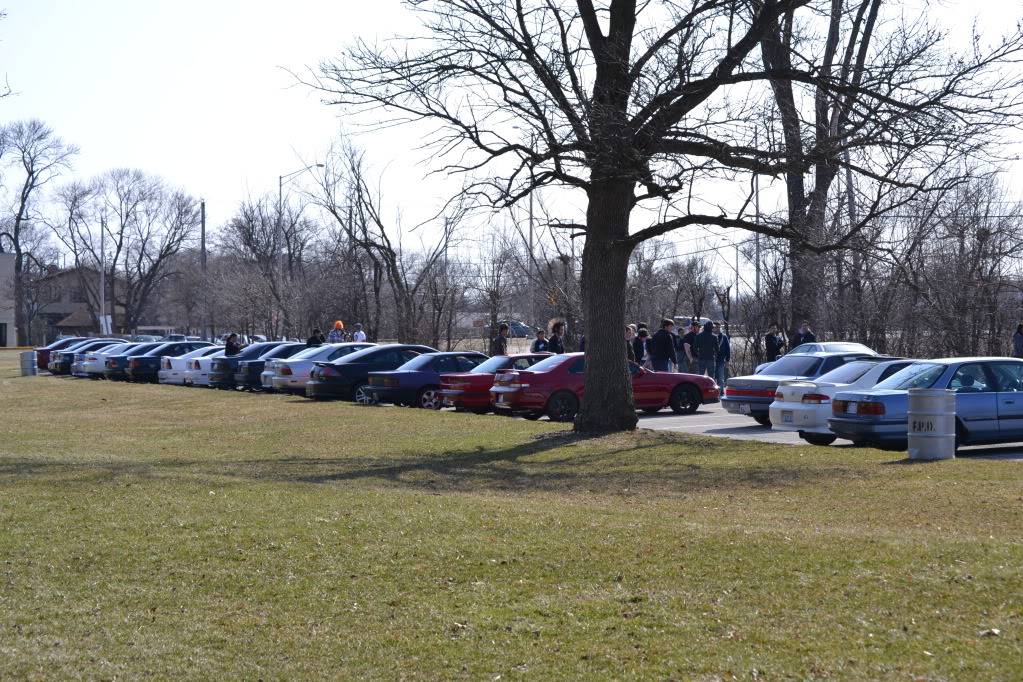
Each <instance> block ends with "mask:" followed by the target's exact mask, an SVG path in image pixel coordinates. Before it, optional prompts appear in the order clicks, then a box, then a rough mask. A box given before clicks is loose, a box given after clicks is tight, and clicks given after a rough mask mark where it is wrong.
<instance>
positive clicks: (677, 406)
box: [490, 353, 719, 421]
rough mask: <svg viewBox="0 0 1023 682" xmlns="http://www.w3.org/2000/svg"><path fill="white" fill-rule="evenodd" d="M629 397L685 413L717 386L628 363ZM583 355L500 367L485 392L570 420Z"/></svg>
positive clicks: (512, 408) (507, 405)
mask: <svg viewBox="0 0 1023 682" xmlns="http://www.w3.org/2000/svg"><path fill="white" fill-rule="evenodd" d="M629 371H630V372H631V373H632V398H633V400H634V401H635V404H636V407H637V408H638V409H641V410H643V411H644V412H647V413H651V414H653V413H656V412H660V411H661V410H662V409H663V408H665V407H670V408H671V410H672V412H675V413H676V414H691V413H693V412H696V410H698V409H699V408H700V405H706V404H708V403H716V402H718V399H719V396H718V388H717V385H716V384H715V383H714V380H713V379H711V378H710V377H705V376H699V375H697V374H678V373H675V372H652V371H650V370H646V369H643V368H642V367H640V366H639V365H637V364H635V363H633V362H630V363H629ZM585 372H586V357H585V356H584V355H583V354H582V353H566V354H564V355H554V356H552V357H549V358H547V359H546V360H541V361H540V362H538V363H536V364H535V365H533V366H532V367H531V368H529V369H528V370H505V371H503V372H498V373H497V375H496V376H495V377H494V385H493V387H492V388H491V389H490V396H491V400H492V403H493V405H494V408H495V409H497V410H500V411H504V412H510V413H512V414H520V415H522V416H524V417H528V418H531V419H537V418H539V417H541V416H543V415H545V414H546V415H547V416H548V417H550V418H551V421H571V420H573V419H575V415H576V412H578V411H579V403H580V401H581V399H582V395H583V380H584V378H585V376H586V375H585Z"/></svg>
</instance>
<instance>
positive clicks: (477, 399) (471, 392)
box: [440, 353, 551, 414]
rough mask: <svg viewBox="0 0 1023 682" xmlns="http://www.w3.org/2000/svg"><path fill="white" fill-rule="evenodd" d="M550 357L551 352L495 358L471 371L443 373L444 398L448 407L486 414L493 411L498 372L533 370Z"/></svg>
mask: <svg viewBox="0 0 1023 682" xmlns="http://www.w3.org/2000/svg"><path fill="white" fill-rule="evenodd" d="M549 357H551V354H550V353H524V354H521V355H495V356H494V357H492V358H490V359H489V360H487V361H486V362H484V363H482V364H480V365H477V366H476V367H473V368H472V370H470V371H468V372H460V373H458V374H441V376H440V395H441V398H443V399H444V405H446V406H448V407H454V408H456V409H459V410H469V411H470V412H476V413H479V414H486V413H487V412H490V411H491V410H492V409H493V406H492V405H491V404H490V387H491V386H493V385H494V375H495V374H496V373H497V372H500V371H501V370H505V369H529V368H530V367H532V366H533V365H535V364H536V363H538V362H540V361H541V360H543V359H545V358H549Z"/></svg>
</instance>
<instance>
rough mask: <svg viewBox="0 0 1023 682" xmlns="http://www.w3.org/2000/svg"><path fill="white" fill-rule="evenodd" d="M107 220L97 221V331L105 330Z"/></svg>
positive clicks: (104, 331)
mask: <svg viewBox="0 0 1023 682" xmlns="http://www.w3.org/2000/svg"><path fill="white" fill-rule="evenodd" d="M106 270H107V221H106V219H105V218H103V217H101V218H100V221H99V333H100V334H108V333H110V332H108V331H107V292H106V289H107V272H106Z"/></svg>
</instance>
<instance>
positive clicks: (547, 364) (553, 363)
mask: <svg viewBox="0 0 1023 682" xmlns="http://www.w3.org/2000/svg"><path fill="white" fill-rule="evenodd" d="M566 359H567V358H566V357H565V356H564V355H552V356H551V357H549V358H544V359H543V360H541V361H540V362H538V363H536V364H535V365H533V366H532V367H530V368H529V371H530V372H546V371H547V370H551V369H554V368H555V367H558V366H560V365H561V363H563V362H565V360H566Z"/></svg>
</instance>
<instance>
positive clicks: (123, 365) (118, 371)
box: [103, 341, 165, 381]
mask: <svg viewBox="0 0 1023 682" xmlns="http://www.w3.org/2000/svg"><path fill="white" fill-rule="evenodd" d="M163 345H165V344H164V342H163V341H150V342H148V343H137V344H135V345H134V346H133V347H131V348H129V349H127V350H125V351H123V352H121V353H118V354H117V355H111V356H109V357H108V358H107V362H106V366H105V367H104V368H103V376H104V377H105V378H107V379H110V380H111V381H125V380H127V379H128V371H127V370H128V358H131V357H134V356H136V355H145V354H146V353H148V352H149V351H151V350H153V349H154V348H159V347H160V346H163Z"/></svg>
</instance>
